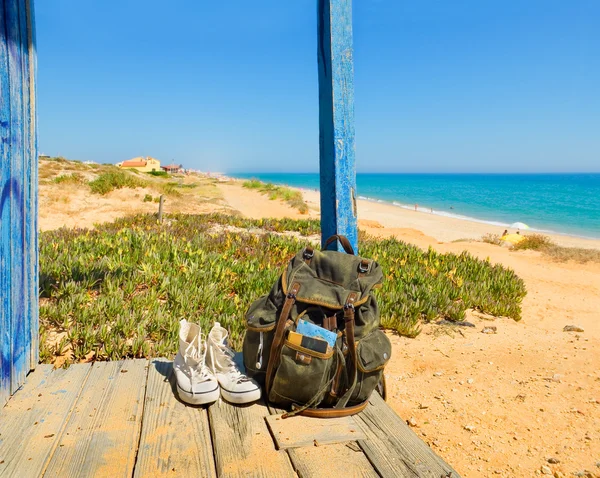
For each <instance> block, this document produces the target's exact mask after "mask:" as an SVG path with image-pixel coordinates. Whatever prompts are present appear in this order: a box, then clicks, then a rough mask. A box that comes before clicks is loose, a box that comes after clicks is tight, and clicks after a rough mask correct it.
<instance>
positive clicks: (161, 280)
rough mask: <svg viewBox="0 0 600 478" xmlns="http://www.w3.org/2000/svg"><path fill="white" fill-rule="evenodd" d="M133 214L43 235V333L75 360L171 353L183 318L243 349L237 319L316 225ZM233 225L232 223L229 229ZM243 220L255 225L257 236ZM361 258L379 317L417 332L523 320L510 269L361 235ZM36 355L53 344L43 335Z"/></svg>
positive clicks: (50, 351) (49, 352) (518, 284)
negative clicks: (376, 270)
mask: <svg viewBox="0 0 600 478" xmlns="http://www.w3.org/2000/svg"><path fill="white" fill-rule="evenodd" d="M169 219H170V220H169V221H168V222H167V223H165V224H157V222H156V218H155V217H154V215H143V216H135V217H131V218H124V219H119V220H116V221H115V222H113V223H109V224H103V225H99V226H97V228H96V229H94V230H86V229H73V230H72V229H66V228H63V229H58V230H55V231H47V232H43V233H41V235H40V297H42V298H43V300H42V301H41V303H40V334H41V337H46V336H47V334H48V331H50V330H52V331H58V332H62V331H64V332H68V335H67V337H68V338H67V339H66V341H67V342H68V344H67V343H66V342H65V343H63V344H62V345H61V347H60V348H65V347H66V346H67V345H70V347H71V349H72V351H73V358H74V360H81V359H83V358H84V357H85V356H86V355H87V354H89V353H90V352H94V354H95V359H97V360H103V359H112V360H114V359H119V358H123V357H142V356H143V357H150V356H168V355H172V354H173V353H174V352H175V351H176V349H177V330H178V321H179V320H180V318H181V317H186V318H187V319H188V320H190V321H194V322H197V323H199V324H200V325H201V327H203V328H206V329H208V328H209V327H210V326H211V324H212V323H213V322H214V320H216V319H218V320H219V321H220V322H221V323H222V324H223V326H224V327H226V328H227V329H229V331H230V334H231V335H230V343H231V345H232V346H233V347H234V348H237V349H239V347H240V345H241V340H242V337H243V333H244V325H243V316H244V314H245V311H246V310H247V308H248V306H249V305H250V303H251V302H252V301H253V300H255V299H256V298H258V297H259V296H260V295H262V294H265V293H267V292H268V291H269V289H270V288H271V286H272V285H273V284H274V283H275V281H276V280H277V278H278V277H279V276H280V274H281V272H282V271H283V270H284V268H285V267H286V265H287V263H288V261H289V259H290V257H292V256H293V255H294V254H295V253H296V252H297V251H299V250H301V249H302V248H303V247H304V246H305V245H306V243H307V238H306V237H301V238H300V239H297V238H295V237H289V236H283V235H280V234H273V233H268V232H269V231H277V232H283V231H288V230H291V231H298V232H300V234H301V235H303V236H306V235H308V234H315V233H318V232H319V230H320V227H319V221H316V220H300V221H294V220H290V219H282V220H275V219H262V220H250V219H245V218H240V217H235V216H223V215H218V214H209V215H198V216H192V215H173V216H169ZM231 228H236V230H231ZM238 228H253V230H256V229H262V230H263V232H262V233H252V234H250V233H248V232H240V231H239V229H238ZM361 238H364V240H363V241H362V242H361V250H360V252H361V254H363V255H365V256H366V257H371V258H373V259H375V260H378V261H379V262H380V264H381V265H382V268H383V271H384V273H385V280H384V283H383V287H382V288H381V289H379V292H377V295H378V299H379V303H380V308H381V314H382V321H383V322H382V323H383V325H384V326H385V327H388V328H392V329H394V330H396V331H398V332H399V333H401V334H404V335H408V336H415V335H417V334H418V333H419V327H420V324H421V322H422V321H428V320H432V319H434V318H436V317H446V318H448V319H450V320H459V319H462V318H463V317H464V313H465V310H466V309H467V308H476V309H479V310H482V311H485V312H488V313H490V314H493V315H502V316H508V317H512V318H514V319H515V320H518V319H519V318H520V313H521V310H520V303H521V300H522V299H523V297H524V295H525V287H524V284H523V281H522V280H521V279H519V278H518V277H517V276H516V275H515V274H514V272H512V271H511V270H508V269H505V268H503V267H501V266H499V265H491V264H490V263H489V262H486V261H482V260H479V259H476V258H474V257H472V256H470V255H468V254H461V255H454V254H439V253H437V252H435V251H433V250H431V249H430V250H429V251H426V252H424V251H421V250H420V249H418V248H416V247H414V246H410V245H408V244H405V243H403V242H400V241H397V240H395V239H387V240H385V241H380V240H375V239H372V238H368V237H366V236H364V234H361ZM40 346H41V356H42V357H43V358H44V359H45V360H46V361H52V360H53V356H54V355H55V354H56V353H59V351H58V350H57V349H56V348H54V347H53V346H51V345H49V344H48V343H47V342H45V341H44V340H41V342H40Z"/></svg>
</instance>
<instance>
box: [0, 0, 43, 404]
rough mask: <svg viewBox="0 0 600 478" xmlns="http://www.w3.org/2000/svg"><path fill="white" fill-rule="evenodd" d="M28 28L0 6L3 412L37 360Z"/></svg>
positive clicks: (19, 6) (18, 12)
mask: <svg viewBox="0 0 600 478" xmlns="http://www.w3.org/2000/svg"><path fill="white" fill-rule="evenodd" d="M32 28H33V16H32V8H31V4H30V0H0V88H1V91H0V93H1V95H0V147H1V149H0V172H1V176H0V306H1V310H0V403H1V404H3V403H4V401H5V400H6V398H7V396H8V394H10V393H14V392H15V391H16V390H17V389H18V387H19V386H20V385H21V384H22V383H23V382H24V380H25V376H26V374H27V372H29V370H30V369H31V368H32V367H34V366H35V364H36V363H37V358H38V351H37V346H38V345H37V344H38V339H37V333H38V315H37V314H38V312H37V311H38V305H37V297H38V271H37V267H38V266H37V142H36V141H37V140H36V128H35V49H34V37H33V31H32ZM32 339H34V344H33V347H32ZM34 348H35V350H34Z"/></svg>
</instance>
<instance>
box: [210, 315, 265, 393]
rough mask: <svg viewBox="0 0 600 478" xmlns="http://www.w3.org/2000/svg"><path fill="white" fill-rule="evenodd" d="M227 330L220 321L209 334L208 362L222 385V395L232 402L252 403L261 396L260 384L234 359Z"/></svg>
mask: <svg viewBox="0 0 600 478" xmlns="http://www.w3.org/2000/svg"><path fill="white" fill-rule="evenodd" d="M228 335H229V334H228V333H227V330H225V329H224V328H223V327H221V324H219V322H215V325H214V326H213V328H212V329H211V331H210V332H209V334H208V338H207V340H206V341H207V344H208V354H207V356H206V363H207V364H208V366H209V367H210V369H211V370H212V371H213V373H214V374H215V376H216V377H217V380H218V381H219V385H220V387H221V395H222V396H223V398H224V399H225V400H227V401H228V402H231V403H250V402H254V401H256V400H258V399H259V398H260V386H259V385H258V384H257V383H256V382H255V381H254V380H252V379H251V378H248V377H247V376H246V375H244V374H243V373H242V372H240V369H239V368H238V366H237V365H236V363H235V362H234V360H233V357H234V355H235V354H234V352H233V350H231V349H230V348H229V347H228V346H227V336H228Z"/></svg>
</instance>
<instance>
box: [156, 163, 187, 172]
mask: <svg viewBox="0 0 600 478" xmlns="http://www.w3.org/2000/svg"><path fill="white" fill-rule="evenodd" d="M162 169H164V170H165V171H166V172H167V173H183V172H185V171H184V169H183V168H182V167H181V164H174V163H173V164H169V165H168V166H162Z"/></svg>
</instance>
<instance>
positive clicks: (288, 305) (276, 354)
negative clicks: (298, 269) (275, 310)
mask: <svg viewBox="0 0 600 478" xmlns="http://www.w3.org/2000/svg"><path fill="white" fill-rule="evenodd" d="M299 290H300V284H298V283H297V282H294V283H293V284H292V288H291V290H290V292H289V293H288V294H287V297H286V298H285V302H284V303H283V308H282V309H281V315H280V316H279V320H278V321H277V328H276V329H275V337H273V342H272V343H271V353H270V355H269V357H270V359H269V364H268V365H267V373H266V380H265V385H266V390H267V396H268V394H269V392H270V391H271V387H272V385H273V374H274V373H275V370H277V366H278V365H279V359H280V352H281V347H282V346H283V332H284V331H285V323H286V322H287V319H288V317H289V316H290V312H291V311H292V306H293V305H294V302H296V294H297V293H298V291H299Z"/></svg>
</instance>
